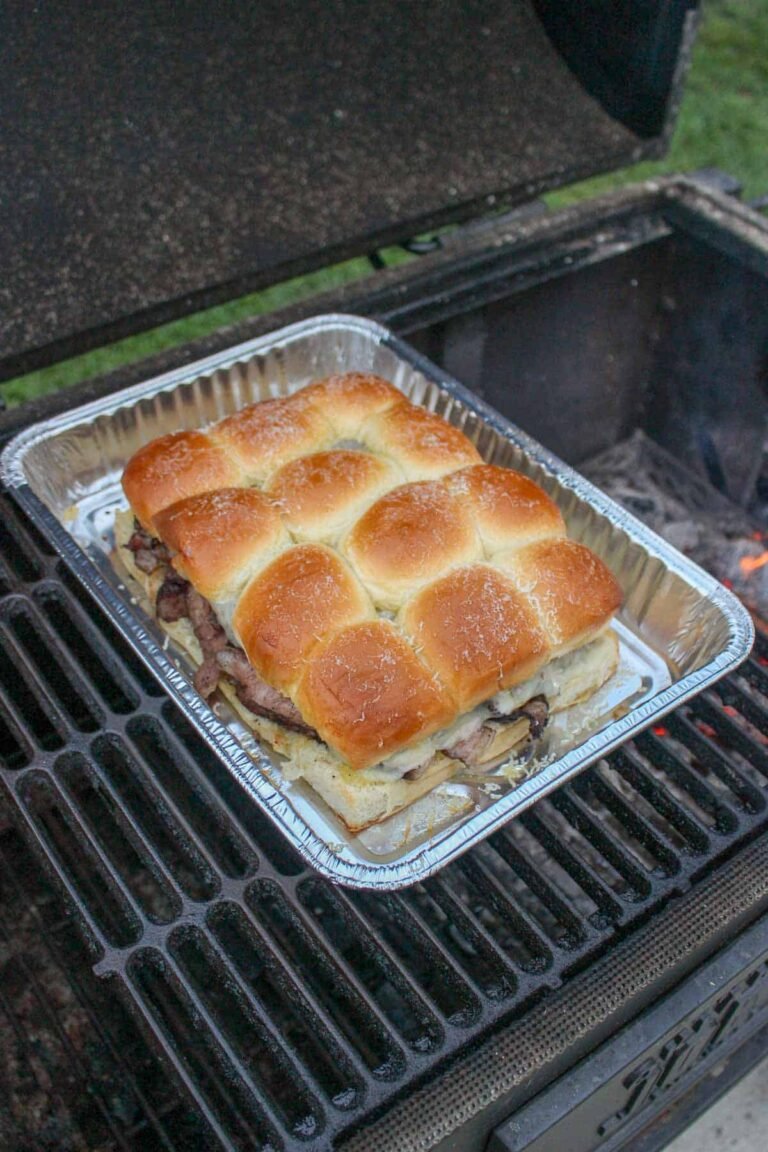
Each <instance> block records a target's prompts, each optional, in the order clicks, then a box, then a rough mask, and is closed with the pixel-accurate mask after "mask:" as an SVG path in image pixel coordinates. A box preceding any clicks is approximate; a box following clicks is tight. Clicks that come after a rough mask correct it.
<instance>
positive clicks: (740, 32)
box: [0, 0, 768, 404]
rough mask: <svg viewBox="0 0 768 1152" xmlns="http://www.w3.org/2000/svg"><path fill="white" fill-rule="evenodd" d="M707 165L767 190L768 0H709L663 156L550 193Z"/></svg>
mask: <svg viewBox="0 0 768 1152" xmlns="http://www.w3.org/2000/svg"><path fill="white" fill-rule="evenodd" d="M705 167H717V168H722V169H725V170H726V171H728V172H730V173H731V174H732V175H734V176H736V177H738V179H739V180H740V181H741V182H742V183H743V185H744V193H745V196H747V197H750V196H756V195H758V194H763V193H766V192H768V0H704V18H703V21H702V26H701V30H700V32H699V38H698V41H697V44H696V48H695V51H694V58H693V64H692V66H691V70H690V73H689V75H688V80H687V83H686V90H685V97H684V99H683V104H682V108H681V111H680V119H679V122H678V125H677V129H676V131H675V135H674V138H673V141H672V146H671V148H670V151H669V154H668V155H667V156H666V157H665V159H664V160H661V161H659V162H656V163H645V164H638V165H636V166H635V167H633V168H627V169H624V170H623V171H621V172H618V173H610V174H609V175H607V176H601V177H597V178H595V179H593V180H587V181H584V182H583V183H581V184H578V185H575V186H572V187H570V188H567V189H564V190H562V191H558V192H553V193H550V194H549V196H548V197H547V201H548V203H549V204H550V205H552V206H555V207H557V206H561V205H563V204H567V203H572V202H573V201H574V200H579V199H584V198H586V197H590V196H595V195H597V194H598V193H600V192H603V191H606V190H607V189H609V188H613V187H616V185H617V184H625V183H629V182H631V181H634V180H640V179H646V178H647V177H650V176H655V175H660V174H664V173H670V172H685V171H691V170H693V169H696V168H705ZM385 259H386V262H387V263H394V262H396V261H398V260H401V259H405V255H404V253H403V252H402V251H401V250H398V249H390V250H387V252H386V253H385ZM371 273H372V268H371V265H370V263H369V262H368V261H367V260H366V259H365V258H363V257H360V258H358V259H356V260H349V261H347V262H346V263H344V264H339V265H336V266H335V267H333V268H327V269H323V270H322V271H320V272H316V273H313V274H311V275H309V276H302V277H298V278H296V279H294V280H289V281H286V282H285V283H283V284H277V285H275V286H274V287H272V288H269V289H267V290H266V291H263V292H258V293H254V294H252V295H250V296H245V297H243V298H242V299H240V300H235V301H232V302H230V303H228V304H223V305H220V306H219V307H216V308H211V309H208V310H207V311H205V312H198V313H196V314H194V315H192V316H188V317H185V318H184V319H182V320H176V321H174V322H173V323H171V324H166V325H163V326H162V327H160V328H155V329H153V330H152V331H150V332H146V333H143V334H142V335H140V336H133V337H130V338H129V339H126V340H121V341H119V342H118V343H115V344H112V345H109V346H108V347H105V348H99V349H97V350H95V351H93V352H89V353H86V354H85V355H83V356H78V357H75V358H74V359H71V360H67V361H63V362H61V363H59V364H56V365H54V366H53V367H50V368H45V369H42V370H41V371H38V372H32V373H29V374H28V375H26V376H22V377H18V378H16V379H15V380H10V381H8V382H7V383H6V384H4V385H2V387H0V393H2V395H3V396H4V397H5V399H6V402H7V403H8V404H18V403H21V402H22V401H24V400H30V399H32V398H34V397H36V396H43V395H46V394H47V393H49V392H55V391H57V390H58V389H60V388H66V387H68V386H69V385H71V384H75V383H77V382H79V381H81V380H87V379H90V378H91V377H93V376H97V375H99V374H101V373H104V372H108V371H111V370H113V369H115V368H118V367H120V366H121V365H123V364H129V363H134V362H136V361H139V360H143V359H144V358H145V357H147V356H150V355H152V354H153V353H155V352H159V351H162V350H163V349H165V348H170V347H173V346H175V345H178V344H184V343H186V342H187V341H189V340H194V339H195V338H197V337H201V336H204V335H206V334H207V333H209V332H212V331H214V330H215V329H216V328H220V327H222V326H224V325H226V324H232V323H235V322H236V321H238V320H242V319H245V318H246V317H249V316H256V315H260V314H263V313H266V312H272V311H274V310H276V309H278V308H281V307H285V306H286V305H288V304H291V303H295V302H296V301H299V300H302V299H306V298H307V297H309V296H312V295H314V294H316V293H318V292H321V291H325V290H327V289H329V288H333V287H337V286H339V285H341V284H345V283H348V282H349V281H352V280H357V279H360V278H361V277H363V276H366V275H371Z"/></svg>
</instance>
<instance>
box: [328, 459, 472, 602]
mask: <svg viewBox="0 0 768 1152" xmlns="http://www.w3.org/2000/svg"><path fill="white" fill-rule="evenodd" d="M342 551H343V552H344V554H345V555H346V556H347V558H348V559H349V561H350V563H351V564H352V566H353V568H354V569H355V571H356V572H357V574H358V575H359V577H360V579H361V580H362V581H363V583H364V584H365V585H366V587H367V588H368V589H369V590H370V592H371V595H372V596H373V598H374V600H375V601H376V603H378V604H380V605H381V606H382V607H384V608H388V609H395V608H398V607H399V606H400V605H401V604H402V602H403V600H404V599H405V598H406V597H407V596H409V595H412V593H413V592H414V591H416V589H418V588H420V587H421V586H422V585H423V584H426V583H427V582H428V581H430V580H435V579H436V578H437V577H438V576H440V575H441V574H442V573H443V572H445V571H446V570H447V569H448V568H453V567H455V566H456V565H457V564H466V563H468V562H470V561H472V560H479V559H481V558H482V551H481V547H480V541H479V540H478V538H477V533H476V532H475V528H474V525H473V522H472V514H471V510H470V509H469V508H468V507H466V506H465V505H463V504H462V503H461V502H460V501H458V500H456V499H455V498H454V497H453V496H452V495H451V493H450V491H449V490H448V488H447V487H446V485H445V484H443V483H442V482H441V481H439V480H424V481H420V482H419V483H414V484H403V485H402V486H401V487H400V488H395V489H393V491H391V492H388V493H387V494H386V496H382V497H381V499H379V500H377V501H376V503H375V504H372V505H371V507H370V508H369V509H368V511H367V512H366V513H365V514H364V515H363V516H361V517H360V519H359V520H358V521H357V523H356V524H355V526H354V528H353V529H352V531H351V532H350V534H349V536H348V537H347V538H346V540H345V541H344V542H343V544H342Z"/></svg>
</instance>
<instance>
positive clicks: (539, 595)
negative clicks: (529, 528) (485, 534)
mask: <svg viewBox="0 0 768 1152" xmlns="http://www.w3.org/2000/svg"><path fill="white" fill-rule="evenodd" d="M496 563H497V564H498V565H499V567H500V568H502V569H503V570H504V571H505V572H506V573H508V575H509V576H510V578H511V579H512V580H513V582H514V583H515V585H516V586H517V588H518V589H519V590H520V592H521V593H522V595H524V596H526V597H528V599H529V600H530V602H531V604H532V605H533V606H534V607H535V609H536V611H537V613H538V617H539V620H540V622H541V625H542V627H543V628H544V630H545V632H546V633H547V635H548V637H549V642H550V644H551V646H552V649H553V651H554V652H555V653H556V654H557V655H561V654H562V653H563V652H567V651H568V650H569V649H571V648H577V647H579V646H580V645H581V644H586V643H587V641H589V640H591V639H592V637H593V636H596V635H597V633H598V632H600V631H601V629H603V628H604V627H605V625H606V624H607V623H608V621H609V620H610V619H611V617H612V616H613V614H614V613H615V612H616V611H617V610H618V608H619V607H620V605H621V588H620V587H619V584H618V582H617V580H616V578H615V576H614V575H613V573H612V572H611V571H610V570H609V569H608V568H607V567H606V566H605V564H604V563H603V561H602V560H601V559H600V557H599V556H596V555H595V553H594V552H590V550H589V548H585V547H584V545H583V544H577V543H576V541H575V540H564V539H561V540H540V541H539V542H538V543H537V544H530V545H529V546H528V547H527V548H521V549H520V550H519V551H517V552H506V553H500V554H499V555H498V556H497V557H496Z"/></svg>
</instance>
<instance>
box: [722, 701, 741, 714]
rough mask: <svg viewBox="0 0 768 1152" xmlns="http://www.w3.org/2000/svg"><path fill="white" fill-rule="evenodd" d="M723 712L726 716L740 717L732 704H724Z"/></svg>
mask: <svg viewBox="0 0 768 1152" xmlns="http://www.w3.org/2000/svg"><path fill="white" fill-rule="evenodd" d="M723 712H725V714H726V716H738V715H739V713H738V712H737V711H736V709H735V708H734V706H733V705H732V704H723Z"/></svg>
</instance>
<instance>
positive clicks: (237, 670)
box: [216, 644, 317, 737]
mask: <svg viewBox="0 0 768 1152" xmlns="http://www.w3.org/2000/svg"><path fill="white" fill-rule="evenodd" d="M216 660H217V662H218V665H219V668H220V669H221V671H222V672H225V673H226V675H227V676H229V677H230V679H231V680H232V681H234V684H235V691H236V692H237V698H238V700H239V701H240V703H241V704H244V705H245V707H246V708H247V709H248V710H249V712H253V713H254V714H255V715H256V716H264V717H265V719H267V720H274V721H276V722H277V723H278V724H282V725H283V726H284V727H285V728H290V729H292V731H294V732H303V733H304V734H305V735H306V736H314V737H317V733H316V732H315V730H314V729H313V728H310V727H309V725H308V724H305V723H304V720H303V719H302V716H301V713H300V712H299V710H298V708H297V707H296V705H295V704H294V703H293V701H291V700H289V699H288V697H287V696H283V694H282V693H281V692H278V691H277V690H276V689H275V688H271V687H270V685H269V684H266V683H265V682H264V681H263V680H262V679H261V677H260V676H259V674H258V673H257V672H256V670H255V669H254V668H253V667H252V666H251V664H250V663H249V662H248V657H247V656H246V654H245V652H243V650H242V648H234V647H233V646H232V645H231V644H230V645H228V646H227V647H226V648H222V649H221V650H220V651H219V652H217V653H216Z"/></svg>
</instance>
